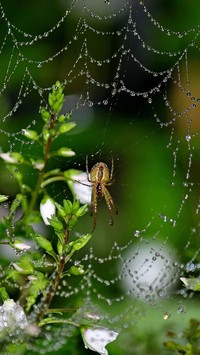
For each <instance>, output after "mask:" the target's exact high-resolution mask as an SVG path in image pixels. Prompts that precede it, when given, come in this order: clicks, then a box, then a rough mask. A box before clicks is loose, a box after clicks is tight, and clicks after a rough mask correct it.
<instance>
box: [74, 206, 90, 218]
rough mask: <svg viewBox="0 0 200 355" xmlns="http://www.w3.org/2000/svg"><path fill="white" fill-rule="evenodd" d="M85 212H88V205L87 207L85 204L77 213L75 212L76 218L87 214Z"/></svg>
mask: <svg viewBox="0 0 200 355" xmlns="http://www.w3.org/2000/svg"><path fill="white" fill-rule="evenodd" d="M87 210H88V205H87V204H86V205H83V206H81V207H80V208H79V209H78V211H77V212H76V216H77V217H81V216H83V215H84V214H85V213H86V212H87Z"/></svg>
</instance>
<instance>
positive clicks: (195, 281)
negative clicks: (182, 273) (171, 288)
mask: <svg viewBox="0 0 200 355" xmlns="http://www.w3.org/2000/svg"><path fill="white" fill-rule="evenodd" d="M180 279H181V281H182V282H183V283H184V285H185V286H186V288H187V289H188V290H193V291H200V279H199V278H196V277H191V278H186V277H181V278H180Z"/></svg>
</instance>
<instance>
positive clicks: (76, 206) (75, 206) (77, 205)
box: [72, 200, 80, 213]
mask: <svg viewBox="0 0 200 355" xmlns="http://www.w3.org/2000/svg"><path fill="white" fill-rule="evenodd" d="M79 207H80V201H79V200H74V201H73V208H72V212H73V213H76V212H77V211H78V209H79Z"/></svg>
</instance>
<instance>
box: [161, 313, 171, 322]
mask: <svg viewBox="0 0 200 355" xmlns="http://www.w3.org/2000/svg"><path fill="white" fill-rule="evenodd" d="M170 315H171V314H170V313H169V312H165V313H164V315H163V319H164V320H167V319H169V317H170Z"/></svg>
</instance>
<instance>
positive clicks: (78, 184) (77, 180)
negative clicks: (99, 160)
mask: <svg viewBox="0 0 200 355" xmlns="http://www.w3.org/2000/svg"><path fill="white" fill-rule="evenodd" d="M71 179H73V184H72V186H73V190H74V194H75V195H76V198H77V200H79V201H80V203H82V204H85V203H88V204H90V202H91V193H92V187H91V183H90V182H89V181H88V179H87V174H86V173H81V174H77V175H72V176H71ZM84 184H85V185H84Z"/></svg>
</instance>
